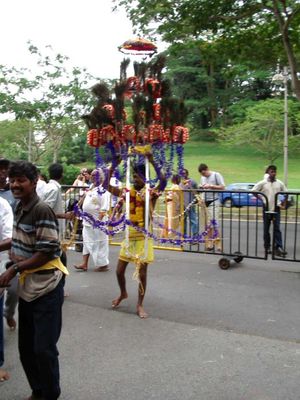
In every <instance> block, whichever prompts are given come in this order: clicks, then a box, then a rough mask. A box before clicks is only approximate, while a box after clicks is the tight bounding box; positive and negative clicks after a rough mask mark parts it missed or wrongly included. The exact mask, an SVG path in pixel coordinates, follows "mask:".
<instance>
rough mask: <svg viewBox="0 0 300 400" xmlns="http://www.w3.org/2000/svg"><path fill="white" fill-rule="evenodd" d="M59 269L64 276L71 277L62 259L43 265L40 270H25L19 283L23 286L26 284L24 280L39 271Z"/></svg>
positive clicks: (55, 259)
mask: <svg viewBox="0 0 300 400" xmlns="http://www.w3.org/2000/svg"><path fill="white" fill-rule="evenodd" d="M55 268H56V269H59V270H60V271H61V272H62V273H63V274H65V275H69V271H68V270H67V268H66V267H65V266H64V264H63V263H62V262H61V260H60V258H59V257H57V258H54V259H53V260H51V261H48V262H47V263H46V264H44V265H42V266H41V267H38V268H33V269H25V270H24V271H23V272H22V273H21V274H20V277H19V282H20V283H21V284H23V283H24V280H25V278H26V276H27V275H29V274H33V273H34V272H37V271H44V270H47V269H55Z"/></svg>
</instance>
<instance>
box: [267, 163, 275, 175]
mask: <svg viewBox="0 0 300 400" xmlns="http://www.w3.org/2000/svg"><path fill="white" fill-rule="evenodd" d="M270 169H272V170H273V171H275V172H277V167H276V165H269V166H268V167H267V168H266V171H265V174H268V173H269V171H270Z"/></svg>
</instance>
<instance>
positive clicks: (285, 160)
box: [283, 67, 289, 187]
mask: <svg viewBox="0 0 300 400" xmlns="http://www.w3.org/2000/svg"><path fill="white" fill-rule="evenodd" d="M283 76H284V140H283V182H284V184H285V186H286V187H287V186H288V146H289V142H288V85H287V81H288V69H287V67H284V70H283Z"/></svg>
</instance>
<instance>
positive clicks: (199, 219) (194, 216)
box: [62, 185, 300, 269]
mask: <svg viewBox="0 0 300 400" xmlns="http://www.w3.org/2000/svg"><path fill="white" fill-rule="evenodd" d="M86 190H87V188H86V187H78V186H66V185H65V186H62V191H63V196H64V201H65V208H66V210H67V211H70V210H72V208H73V207H74V204H76V203H77V202H78V201H80V199H81V198H82V195H83V194H84V191H86ZM285 198H287V199H288V200H289V201H290V202H289V204H288V207H285V206H284V205H283V204H282V210H280V223H281V233H282V250H283V252H287V254H286V255H284V256H282V254H281V255H279V253H278V252H277V249H276V242H275V233H276V232H275V226H274V228H273V229H272V232H273V235H272V236H273V237H272V241H271V249H270V250H271V251H270V253H271V254H269V255H268V251H267V250H268V249H266V248H265V241H264V239H265V237H264V228H265V218H266V217H267V216H271V217H272V215H271V214H272V213H270V212H268V211H266V210H268V199H267V198H266V196H265V195H264V194H263V193H261V192H252V191H246V190H243V191H241V190H240V191H235V190H232V191H228V190H225V191H221V190H220V191H218V190H201V189H197V190H176V191H172V190H165V192H164V193H163V194H162V195H161V196H160V197H159V198H158V199H157V202H156V206H155V209H154V210H153V212H152V228H153V229H152V234H153V237H154V239H155V247H156V248H158V249H165V250H167V249H168V250H177V251H184V252H193V253H207V254H214V255H219V256H220V257H221V258H220V260H219V266H220V267H221V268H223V269H227V268H228V267H229V265H230V260H234V261H236V262H241V261H242V260H243V258H253V259H261V260H266V259H267V258H268V256H271V257H272V259H281V260H286V261H300V246H299V245H298V237H299V234H300V232H299V228H298V221H299V214H300V206H299V201H300V192H285V193H278V194H277V195H276V200H275V201H276V204H280V202H281V203H282V201H283V199H285ZM291 201H292V203H291ZM273 214H274V215H275V213H273ZM273 225H274V224H273ZM72 230H74V225H73V222H72V221H66V239H68V238H70V237H71V235H72ZM73 233H74V232H73ZM123 238H124V234H123V233H121V234H118V235H116V236H115V237H114V238H112V239H111V243H112V244H120V242H121V241H122V240H123ZM74 246H75V250H77V251H81V249H82V224H81V221H80V223H79V224H78V227H77V230H76V232H75V240H74Z"/></svg>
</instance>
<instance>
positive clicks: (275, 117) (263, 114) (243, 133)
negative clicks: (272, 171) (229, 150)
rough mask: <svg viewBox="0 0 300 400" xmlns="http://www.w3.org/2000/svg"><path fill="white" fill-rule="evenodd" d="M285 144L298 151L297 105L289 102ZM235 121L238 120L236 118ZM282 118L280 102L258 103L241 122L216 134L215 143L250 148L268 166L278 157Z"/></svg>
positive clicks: (275, 100)
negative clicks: (287, 137) (263, 157)
mask: <svg viewBox="0 0 300 400" xmlns="http://www.w3.org/2000/svg"><path fill="white" fill-rule="evenodd" d="M288 108H289V128H290V129H289V143H290V144H293V146H290V149H291V151H292V152H293V153H294V154H295V153H299V151H300V124H299V120H300V104H299V102H295V101H293V100H289V103H288ZM238 119H239V120H240V119H241V116H240V115H239V117H238ZM283 131H284V115H283V102H282V100H280V99H268V100H264V101H259V102H257V103H256V104H254V105H252V106H249V107H248V108H247V109H246V111H245V117H244V119H243V121H240V122H238V123H236V124H234V125H232V126H230V127H228V128H225V129H224V128H223V129H220V130H219V131H218V137H219V140H220V141H222V142H223V143H225V144H227V145H228V146H235V147H239V146H251V147H253V148H254V149H255V150H256V151H257V152H258V153H261V154H263V155H264V156H265V157H266V158H267V159H268V161H269V162H270V163H274V161H275V160H276V159H277V158H278V157H279V156H280V155H281V154H282V149H283Z"/></svg>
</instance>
